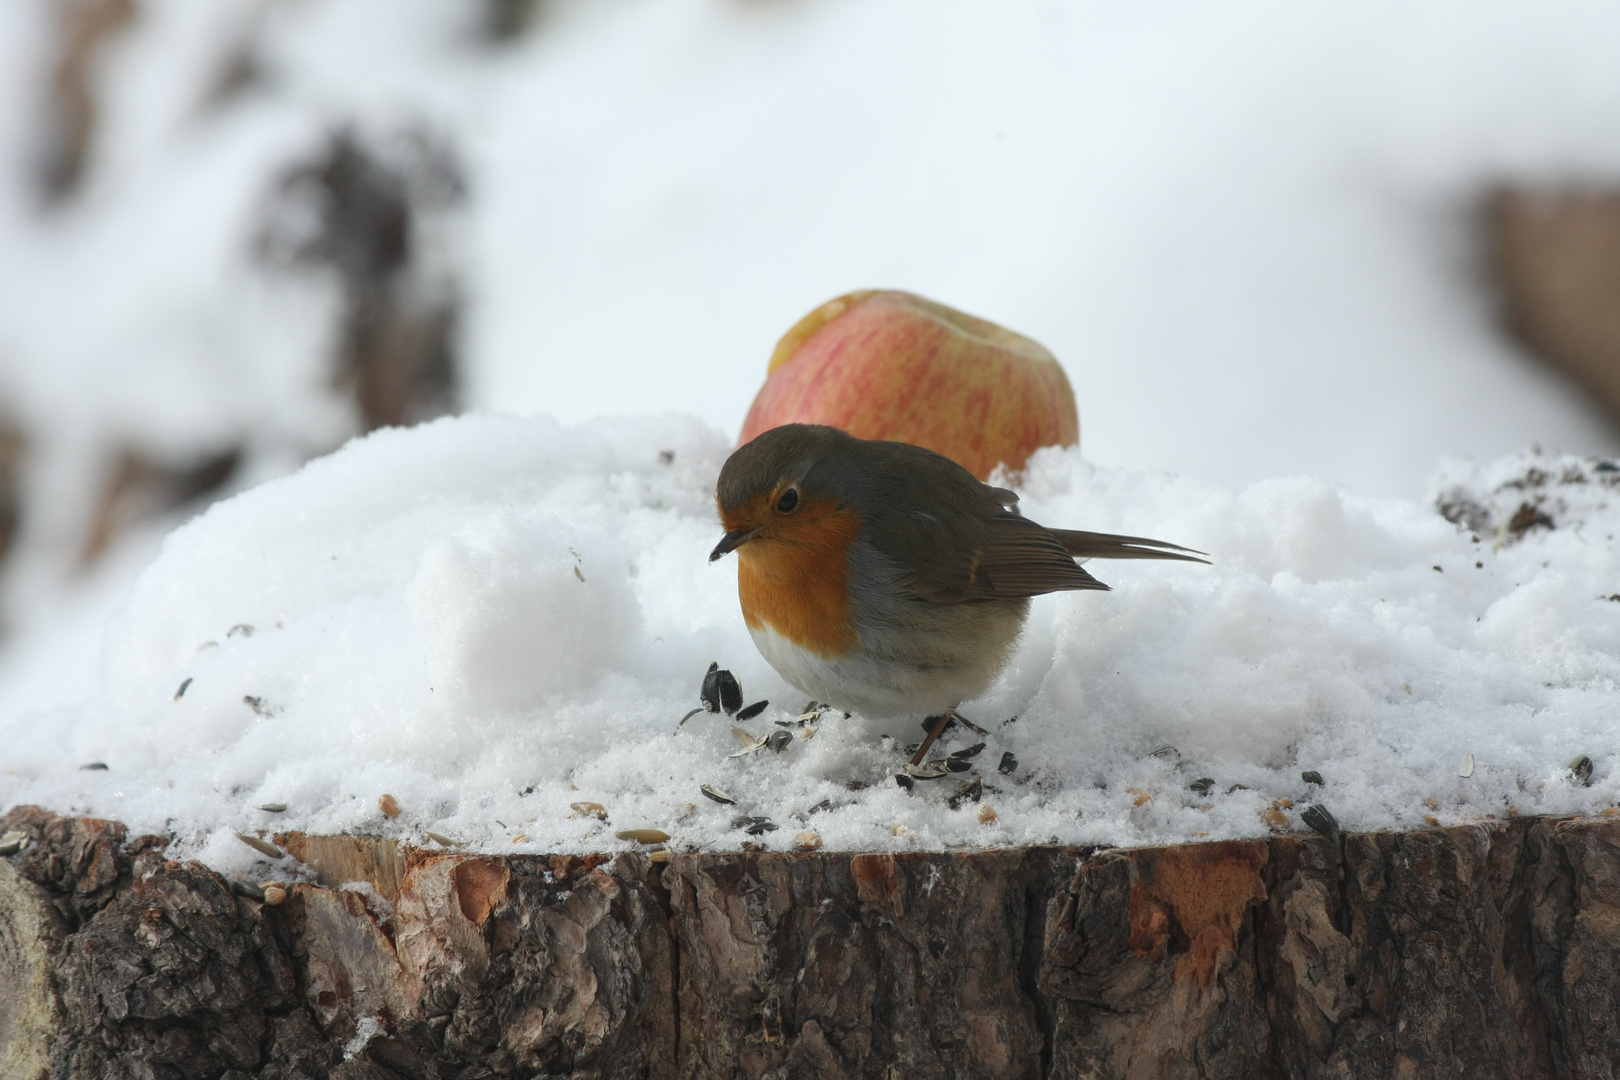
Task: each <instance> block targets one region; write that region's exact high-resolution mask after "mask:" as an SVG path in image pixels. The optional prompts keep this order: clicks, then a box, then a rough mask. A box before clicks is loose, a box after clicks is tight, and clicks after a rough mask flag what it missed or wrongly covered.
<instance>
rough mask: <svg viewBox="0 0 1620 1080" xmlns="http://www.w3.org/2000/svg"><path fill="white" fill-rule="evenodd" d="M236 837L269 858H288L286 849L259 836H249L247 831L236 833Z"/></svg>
mask: <svg viewBox="0 0 1620 1080" xmlns="http://www.w3.org/2000/svg"><path fill="white" fill-rule="evenodd" d="M236 838H237V839H238V840H240V841H242V843H244V844H246V845H247V846H248V847H250V848H252V849H253V850H254V851H257V852H258V853H259V854H260V855H264V856H267V857H268V858H272V859H282V858H286V856H287V853H286V852H285V851H282V850H281V849H280V848H278V847H276V845H274V844H272V843H270V841H268V840H260V839H259V838H258V837H257V836H249V835H248V834H247V833H244V832H239V833H237V834H236Z"/></svg>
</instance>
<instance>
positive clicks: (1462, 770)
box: [1457, 750, 1474, 779]
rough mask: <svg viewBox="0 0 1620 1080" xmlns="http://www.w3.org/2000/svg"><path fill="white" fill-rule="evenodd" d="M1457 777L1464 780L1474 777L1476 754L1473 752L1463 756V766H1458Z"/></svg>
mask: <svg viewBox="0 0 1620 1080" xmlns="http://www.w3.org/2000/svg"><path fill="white" fill-rule="evenodd" d="M1457 775H1458V776H1461V777H1462V778H1464V779H1467V778H1468V777H1470V776H1473V775H1474V752H1473V751H1472V750H1470V751H1468V752H1467V753H1466V754H1464V755H1463V756H1462V764H1461V765H1458V766H1457Z"/></svg>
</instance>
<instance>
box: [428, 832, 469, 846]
mask: <svg viewBox="0 0 1620 1080" xmlns="http://www.w3.org/2000/svg"><path fill="white" fill-rule="evenodd" d="M422 835H423V836H425V837H427V838H428V839H429V840H432V841H433V842H434V843H435V844H439V845H440V846H442V847H460V846H461V841H460V840H452V839H450V838H449V837H448V836H446V835H444V834H443V833H436V832H430V831H427V830H424V831H423V832H422Z"/></svg>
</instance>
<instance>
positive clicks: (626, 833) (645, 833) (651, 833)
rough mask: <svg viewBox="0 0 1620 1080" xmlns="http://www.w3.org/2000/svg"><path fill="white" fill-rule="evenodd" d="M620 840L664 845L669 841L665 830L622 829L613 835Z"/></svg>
mask: <svg viewBox="0 0 1620 1080" xmlns="http://www.w3.org/2000/svg"><path fill="white" fill-rule="evenodd" d="M613 835H614V836H616V837H618V838H619V839H620V840H634V841H635V842H636V843H638V844H662V843H664V842H665V841H667V840H668V839H669V833H667V832H665V831H664V830H663V829H620V830H619V831H618V832H616V833H614V834H613Z"/></svg>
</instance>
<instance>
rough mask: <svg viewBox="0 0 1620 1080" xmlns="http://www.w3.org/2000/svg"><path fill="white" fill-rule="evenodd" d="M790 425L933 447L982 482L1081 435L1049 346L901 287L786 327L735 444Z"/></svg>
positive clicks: (858, 295) (845, 299) (864, 294)
mask: <svg viewBox="0 0 1620 1080" xmlns="http://www.w3.org/2000/svg"><path fill="white" fill-rule="evenodd" d="M791 423H805V424H830V425H831V426H833V427H838V428H843V429H844V430H845V431H847V432H849V433H850V434H851V435H855V436H858V437H860V438H862V439H892V440H894V441H896V442H907V443H912V444H914V445H916V446H925V447H927V448H928V449H930V450H933V451H936V452H937V453H941V454H944V455H945V456H946V457H948V458H951V459H952V460H953V461H956V462H957V463H959V464H961V465H963V466H965V467H966V468H967V469H968V470H969V471H970V472H972V473H973V475H975V476H977V477H978V478H979V479H981V480H985V479H988V478H989V476H990V473H991V471H992V470H993V469H994V468H995V467H996V466H997V465H998V464H1005V465H1006V466H1007V467H1008V468H1009V469H1013V470H1018V469H1022V468H1023V467H1024V462H1025V461H1026V460H1028V458H1029V455H1030V454H1031V453H1033V452H1034V451H1035V450H1037V449H1039V448H1040V447H1043V446H1074V445H1076V444H1078V443H1079V441H1080V416H1079V413H1078V412H1077V411H1076V409H1075V404H1074V390H1073V389H1071V388H1070V386H1069V379H1068V376H1066V375H1064V373H1063V368H1062V366H1061V365H1059V364H1058V362H1057V360H1056V359H1055V358H1054V357H1053V356H1052V354H1051V353H1049V352H1047V351H1046V350H1045V349H1043V348H1042V347H1041V346H1039V345H1037V344H1036V343H1035V342H1033V341H1031V340H1029V339H1028V338H1026V337H1023V336H1021V335H1019V334H1015V333H1013V332H1012V331H1011V330H1006V329H1003V328H1002V327H999V326H997V325H996V324H995V323H992V322H986V321H985V320H983V319H978V318H974V317H973V316H972V315H966V314H964V313H962V312H960V311H957V310H955V309H954V308H948V307H946V306H945V305H944V304H936V303H934V302H933V301H932V300H926V299H924V298H923V297H921V296H916V295H913V294H912V293H907V292H899V291H895V290H875V289H863V290H860V291H858V292H852V293H846V294H845V295H843V296H840V297H838V298H837V299H835V300H830V301H828V302H827V303H825V304H823V305H821V306H820V307H818V308H817V309H816V310H814V311H812V312H811V313H810V314H808V315H806V316H805V317H804V318H803V319H800V320H799V322H798V323H797V324H796V325H795V326H794V327H793V329H791V330H789V331H788V332H787V333H786V334H785V335H783V337H782V340H781V341H780V342H779V343H778V344H777V346H776V351H775V353H774V354H772V356H771V364H770V368H769V369H768V372H767V378H766V380H765V385H764V386H763V387H762V388H761V389H760V391H759V396H758V397H756V398H755V399H754V404H753V407H752V408H750V409H749V410H748V418H747V419H746V420H744V421H743V429H742V436H741V437H740V438H739V439H738V440H737V444H738V445H739V446H741V445H742V444H743V443H746V442H748V441H749V440H751V439H753V438H754V437H755V436H756V435H758V434H760V433H761V432H763V431H766V430H769V429H770V428H773V427H779V426H780V425H782V424H791Z"/></svg>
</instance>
